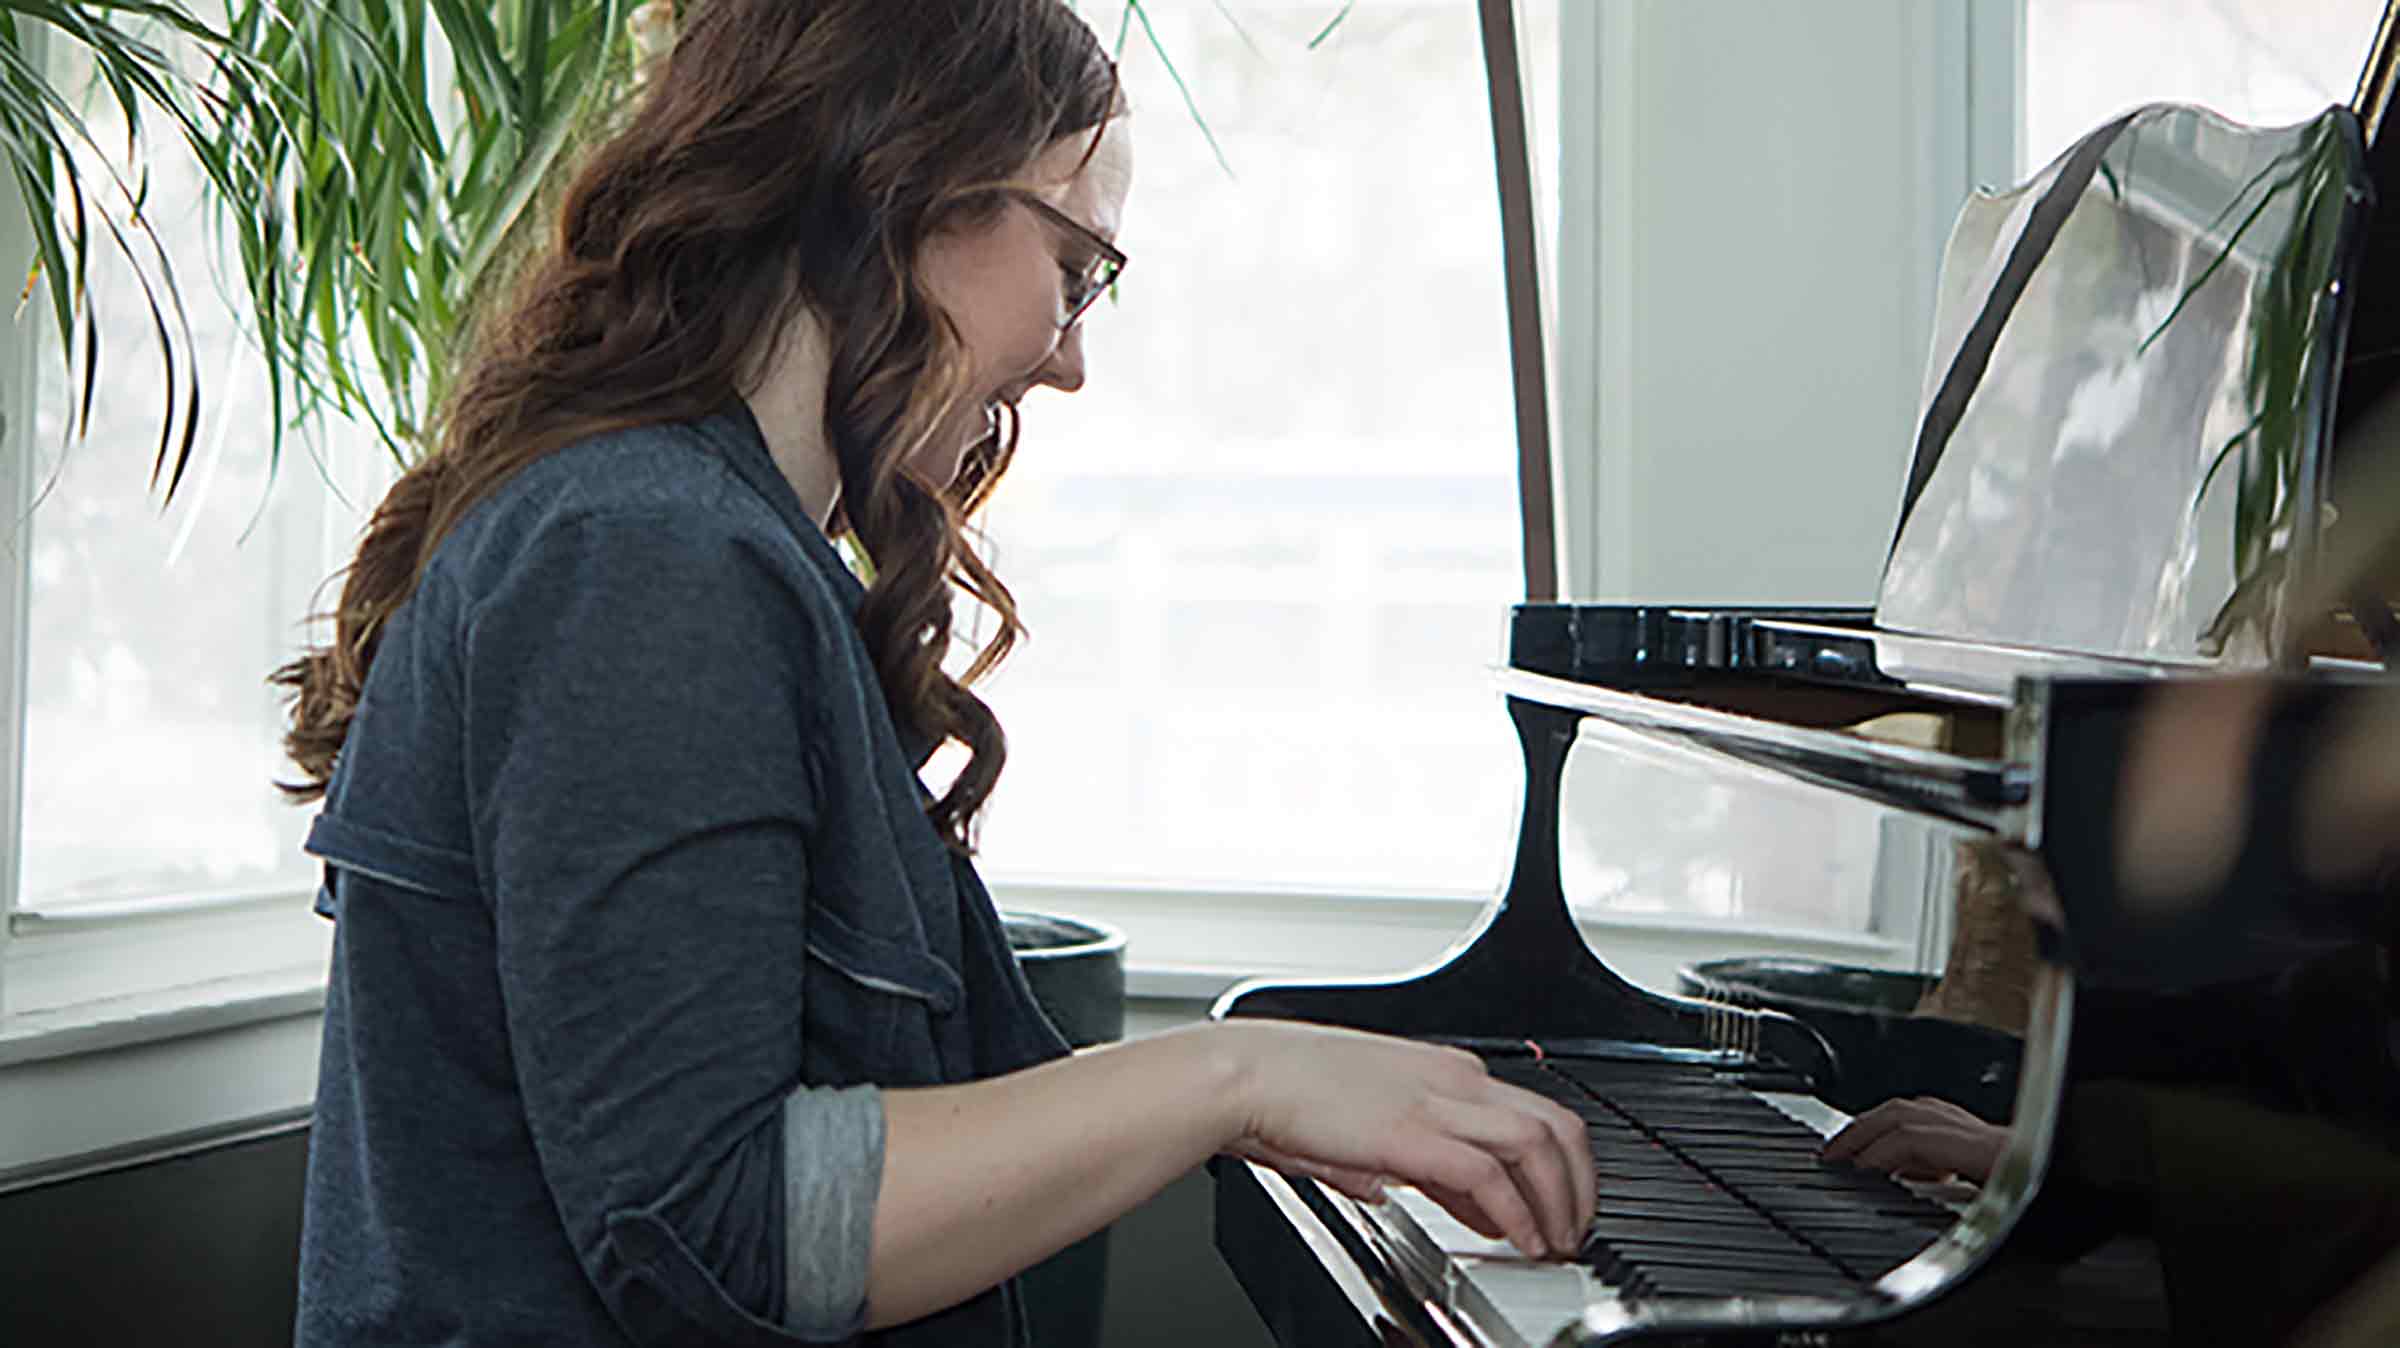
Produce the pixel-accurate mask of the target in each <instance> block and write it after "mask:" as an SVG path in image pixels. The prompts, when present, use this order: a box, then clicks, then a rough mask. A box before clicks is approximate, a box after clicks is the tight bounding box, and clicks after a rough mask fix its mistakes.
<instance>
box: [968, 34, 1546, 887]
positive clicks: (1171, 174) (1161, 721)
mask: <svg viewBox="0 0 2400 1348" xmlns="http://www.w3.org/2000/svg"><path fill="white" fill-rule="evenodd" d="M1119 8H1120V7H1119V6H1118V5H1116V4H1115V3H1114V2H1113V0H1110V2H1109V3H1092V2H1091V0H1087V3H1086V4H1085V5H1084V9H1085V11H1086V12H1087V13H1093V14H1100V15H1107V16H1111V17H1110V18H1109V20H1108V22H1107V23H1104V25H1103V27H1104V30H1105V29H1106V28H1109V27H1113V24H1114V19H1113V16H1114V15H1115V14H1116V13H1117V11H1118V9H1119ZM1522 8H1523V9H1524V11H1525V19H1524V23H1525V27H1526V29H1527V41H1528V46H1529V49H1530V50H1531V52H1532V57H1531V60H1530V61H1529V63H1528V65H1529V69H1530V70H1531V71H1532V72H1534V76H1535V80H1536V85H1535V94H1536V98H1537V100H1543V99H1547V98H1551V97H1554V95H1555V71H1556V55H1555V53H1556V23H1555V18H1556V6H1555V5H1552V4H1533V5H1526V6H1523V7H1522ZM1343 9H1344V7H1343V6H1341V5H1339V4H1333V3H1325V0H1267V2H1264V3H1262V2H1259V0H1248V2H1237V0H1228V2H1227V3H1225V4H1222V5H1216V4H1179V5H1151V6H1148V7H1147V10H1148V12H1149V16H1150V21H1151V22H1152V23H1153V24H1155V25H1156V32H1157V39H1158V44H1159V46H1160V47H1163V48H1164V49H1165V51H1166V53H1167V55H1168V56H1169V57H1170V58H1172V61H1173V73H1170V71H1169V69H1168V67H1167V64H1166V63H1165V62H1163V61H1162V60H1161V59H1160V58H1159V55H1158V53H1157V51H1155V50H1153V49H1152V48H1151V46H1150V43H1149V40H1148V35H1147V34H1146V33H1145V32H1144V31H1143V28H1142V25H1141V23H1140V22H1139V21H1138V20H1137V22H1136V23H1135V26H1134V29H1133V31H1132V33H1131V34H1130V36H1129V39H1128V41H1127V43H1126V47H1125V52H1126V57H1125V80H1126V84H1127V86H1128V89H1129V91H1130V97H1131V99H1132V102H1133V107H1134V118H1135V122H1134V125H1135V126H1136V127H1137V128H1138V141H1137V144H1138V147H1139V148H1138V151H1137V159H1138V163H1137V166H1136V169H1135V186H1134V193H1133V198H1132V204H1131V206H1130V208H1129V210H1128V212H1127V223H1126V234H1125V243H1126V250H1127V251H1128V252H1129V253H1131V254H1132V255H1133V259H1134V260H1133V265H1132V266H1131V267H1130V268H1129V269H1128V270H1127V271H1126V274H1125V282H1124V285H1123V288H1122V289H1123V299H1122V302H1121V303H1119V304H1114V305H1111V304H1108V303H1105V302H1104V303H1102V304H1101V305H1099V306H1098V307H1097V308H1096V309H1095V310H1094V312H1093V314H1092V315H1091V317H1090V318H1089V319H1087V320H1086V323H1087V337H1088V349H1089V351H1090V364H1091V383H1090V385H1089V387H1087V388H1086V389H1084V390H1083V391H1082V392H1080V393H1078V394H1076V395H1075V396H1073V397H1071V398H1066V397H1059V396H1057V395H1055V394H1041V393H1037V394H1036V395H1035V396H1034V398H1033V399H1031V400H1030V401H1029V402H1028V403H1027V406H1026V413H1027V415H1026V430H1025V437H1024V445H1023V451H1022V453H1021V454H1020V456H1019V458H1018V461H1017V465H1016V466H1015V467H1014V468H1013V469H1011V471H1010V477H1009V481H1008V483H1007V485H1006V486H1005V487H1004V488H1003V489H1002V490H1001V492H1000V494H999V497H998V499H997V500H996V501H995V503H994V505H993V508H992V511H991V515H990V519H989V529H990V534H991V538H992V545H993V547H992V551H993V557H994V561H995V563H996V565H997V567H998V569H999V571H1000V574H1001V576H1002V578H1003V579H1005V580H1006V581H1007V582H1008V583H1009V585H1010V586H1011V587H1012V588H1013V589H1014V590H1015V592H1016V596H1017V600H1018V604H1019V607H1020V608H1021V610H1022V611H1023V613H1024V616H1025V619H1026V622H1027V624H1028V625H1029V626H1030V628H1031V630H1032V634H1033V636H1032V640H1031V642H1030V643H1028V644H1027V645H1026V646H1024V647H1021V648H1020V650H1019V652H1018V654H1017V655H1016V656H1014V657H1012V659H1011V662H1010V663H1009V664H1008V665H1007V666H1005V667H1004V668H1003V671H1002V673H1001V674H999V675H998V676H996V677H995V679H994V680H993V682H992V683H991V684H990V685H989V697H990V699H991V701H992V702H993V704H994V706H995V708H996V709H997V710H998V712H999V714H1000V717H1001V720H1002V722H1003V724H1004V725H1005V726H1006V727H1007V729H1008V733H1009V751H1010V756H1009V768H1008V773H1007V776H1006V777H1005V778H1004V779H1003V781H1002V785H1001V788H1000V790H999V792H998V793H997V794H996V795H995V796H994V797H993V805H992V811H991V822H990V825H989V828H988V830H987V832H986V835H985V842H986V849H987V858H988V869H989V870H990V872H991V873H992V874H993V875H994V876H995V878H997V879H1001V880H1006V879H1010V878H1032V877H1041V878H1045V879H1065V880H1071V881H1077V882H1083V883H1102V884H1108V883H1127V882H1133V883H1144V882H1149V883H1165V884H1182V885H1194V886H1209V885H1231V886H1237V887H1249V886H1257V887H1269V888H1286V887H1288V888H1303V889H1315V890H1321V891H1331V892H1335V893H1357V892H1362V891H1373V890H1377V889H1400V890H1407V891H1411V892H1417V893H1439V892H1445V891H1449V892H1482V891H1488V889H1489V887H1490V886H1491V885H1492V884H1493V883H1494V882H1495V881H1496V880H1497V879H1498V878H1499V874H1500V863H1501V859H1502V858H1501V854H1502V851H1503V849H1504V848H1505V847H1506V845H1507V843H1508V839H1509V836H1510V834H1511V832H1512V829H1513V822H1514V821H1513V817H1512V808H1513V802H1514V796H1515V791H1516V781H1517V778H1518V776H1519V775H1520V769H1519V768H1518V766H1517V757H1516V750H1515V741H1514V738H1513V735H1512V734H1511V732H1510V730H1509V728H1508V722H1507V719H1506V717H1505V716H1503V715H1502V713H1501V710H1500V705H1499V702H1498V699H1497V698H1496V697H1494V696H1493V694H1492V692H1491V689H1490V684H1489V679H1488V675H1487V669H1488V667H1489V666H1490V665H1491V664H1492V663H1493V662H1494V661H1495V660H1497V659H1498V658H1499V655H1500V640H1501V633H1502V628H1503V625H1504V623H1505V620H1506V615H1507V610H1508V605H1509V604H1510V602H1511V601H1513V600H1515V599H1517V598H1520V597H1522V595H1523V592H1524V590H1523V580H1522V577H1521V574H1520V570H1519V564H1518V557H1517V547H1518V524H1517V488H1516V478H1515V453H1516V449H1515V446H1516V437H1515V430H1514V423H1513V412H1512V410H1511V405H1510V402H1509V359H1508V339H1507V326H1506V321H1507V314H1506V308H1505V300H1504V296H1503V293H1502V289H1501V265H1500V226H1499V212H1498V209H1497V206H1496V204H1495V200H1496V199H1495V187H1494V177H1493V170H1492V149H1491V129H1490V127H1491V123H1490V121H1489V117H1488V114H1487V112H1486V103H1485V99H1486V94H1485V89H1484V76H1483V63H1482V56H1481V48H1480V46H1479V41H1478V37H1477V33H1476V26H1475V24H1476V15H1475V6H1474V5H1472V4H1469V3H1465V2H1464V0H1373V2H1372V3H1362V4H1359V5H1357V6H1356V7H1354V8H1350V9H1349V10H1348V13H1347V17H1346V18H1344V19H1342V21H1341V22H1340V24H1339V25H1338V26H1336V27H1334V28H1333V29H1332V31H1330V32H1325V31H1324V30H1325V29H1326V28H1327V25H1328V21H1329V20H1330V19H1332V18H1333V17H1334V16H1335V15H1336V14H1339V13H1341V12H1342V11H1343ZM1320 33H1322V34H1323V40H1322V41H1320V42H1317V43H1316V45H1315V46H1314V47H1313V49H1312V48H1311V46H1310V43H1311V40H1312V39H1314V38H1316V37H1318V36H1319V34H1320ZM1103 36H1104V37H1107V36H1113V33H1109V32H1106V31H1104V33H1103ZM1178 74H1179V75H1180V76H1181V78H1182V83H1183V85H1184V86H1185V87H1188V88H1189V89H1190V91H1191V96H1192V99H1193V101H1194V103H1195V104H1196V105H1197V108H1198V115H1199V118H1200V119H1201V121H1198V122H1196V121H1195V119H1194V116H1193V114H1192V113H1191V112H1188V111H1187V110H1186V108H1185V105H1184V101H1183V95H1182V93H1181V91H1180V90H1179V88H1178V86H1177V83H1176V80H1175V75H1178ZM1536 116H1537V118H1538V119H1539V120H1540V123H1541V125H1542V126H1544V127H1550V126H1554V125H1555V118H1554V116H1553V115H1552V113H1551V112H1550V111H1549V110H1548V108H1547V107H1541V108H1537V112H1536ZM1202 124H1205V126H1206V128H1207V131H1208V132H1209V133H1212V134H1213V135H1214V137H1215V149H1213V150H1212V147H1211V145H1210V143H1209V140H1208V139H1207V137H1206V136H1204V135H1203V133H1202V130H1201V125H1202ZM1217 150H1221V151H1222V158H1221V160H1220V157H1219V155H1218V154H1217V153H1216V151H1217Z"/></svg>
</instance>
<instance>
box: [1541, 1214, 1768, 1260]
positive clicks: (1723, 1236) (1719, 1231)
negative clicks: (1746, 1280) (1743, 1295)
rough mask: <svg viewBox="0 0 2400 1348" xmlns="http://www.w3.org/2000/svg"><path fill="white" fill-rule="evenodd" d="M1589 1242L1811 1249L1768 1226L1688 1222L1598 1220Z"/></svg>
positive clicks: (1762, 1250) (1760, 1250)
mask: <svg viewBox="0 0 2400 1348" xmlns="http://www.w3.org/2000/svg"><path fill="white" fill-rule="evenodd" d="M1586 1235H1587V1237H1588V1238H1589V1239H1593V1240H1598V1241H1604V1242H1607V1243H1610V1244H1612V1245H1618V1246H1622V1245H1626V1244H1641V1245H1685V1246H1692V1247H1695V1248H1700V1249H1720V1250H1750V1251H1754V1252H1756V1253H1760V1254H1786V1253H1790V1252H1792V1251H1796V1250H1799V1251H1804V1250H1806V1249H1807V1248H1808V1247H1807V1246H1805V1245H1802V1244H1801V1243H1800V1242H1799V1241H1797V1240H1794V1239H1793V1238H1792V1237H1791V1236H1790V1235H1788V1234H1786V1233H1784V1232H1782V1231H1778V1230H1776V1229H1775V1228H1774V1227H1771V1226H1767V1225H1765V1224H1764V1223H1761V1224H1760V1225H1758V1226H1756V1227H1748V1228H1745V1227H1736V1226H1708V1225H1703V1224H1700V1223H1687V1222H1643V1221H1630V1220H1627V1219H1624V1218H1619V1217H1608V1218H1595V1219H1594V1220H1593V1222H1592V1226H1591V1229H1590V1231H1589V1232H1587V1233H1586Z"/></svg>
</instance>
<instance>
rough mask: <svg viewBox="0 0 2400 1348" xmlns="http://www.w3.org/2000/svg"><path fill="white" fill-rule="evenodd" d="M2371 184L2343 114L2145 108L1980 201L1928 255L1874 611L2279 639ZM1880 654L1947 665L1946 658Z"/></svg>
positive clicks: (2118, 633)
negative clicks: (1889, 542)
mask: <svg viewBox="0 0 2400 1348" xmlns="http://www.w3.org/2000/svg"><path fill="white" fill-rule="evenodd" d="M2373 199H2374V189H2373V185H2372V182H2371V180H2370V178H2369V176H2368V173H2367V167H2366V159H2365V151H2364V148H2363V145H2362V142H2361V138H2360V135H2359V131H2358V123H2357V118H2356V117H2355V115H2354V114H2353V113H2352V112H2351V111H2349V110H2348V109H2338V108H2337V109H2329V110H2327V111H2326V112H2325V113H2324V114H2323V115H2321V116H2319V117H2318V118H2316V119H2315V120H2313V121H2309V122H2305V123H2301V124H2299V125H2296V126H2290V127H2283V128H2252V127H2245V126H2240V125H2236V124H2234V123H2231V122H2228V121H2225V120H2223V119H2221V118H2219V117H2217V116H2215V115H2214V114H2212V113H2209V112H2206V111H2203V110H2201V109H2198V108H2191V107H2182V106H2173V105H2160V106H2153V107H2148V108H2143V109H2140V110H2138V111H2136V112H2133V113H2130V114H2128V115H2127V116H2126V117H2124V118H2122V119H2120V120H2118V121H2116V122H2113V123H2111V124H2109V125H2108V126H2105V127H2102V128H2101V129H2099V130H2098V131H2095V132H2093V133H2092V134H2091V135H2090V136H2087V137H2086V138H2085V139H2084V140H2083V141H2081V142H2079V143H2078V144H2077V145H2076V146H2075V147H2074V148H2072V149H2070V150H2069V151H2068V152H2067V153H2066V154H2064V155H2062V156H2061V157H2060V158H2059V159H2058V160H2057V161H2055V162H2053V163H2052V164H2051V165H2049V167H2047V168H2046V169H2044V170H2043V171H2042V172H2041V173H2040V174H2039V175H2037V176H2036V177H2035V178H2034V179H2033V180H2032V181H2031V182H2029V183H2027V184H2025V185H2023V186H2021V187H2019V188H2017V189H2016V190H2014V191H2010V192H2007V193H2003V194H1999V195H1980V194H1979V195H1978V196H1977V197H1975V198H1974V199H1972V200H1971V201H1969V202H1968V204H1967V205H1966V207H1965V208H1964V209H1963V210H1962V212H1961V213H1960V216H1959V220H1958V224H1957V226H1956V228H1955V230H1954V231H1953V233H1952V236H1951V240H1950V245H1949V248H1948V250H1947V252H1946V254H1945V256H1944V258H1943V264H1942V271H1941V279H1940V282H1939V286H1938V291H1937V298H1936V309H1935V317H1934V341H1933V346H1932V350H1931V354H1930V358H1929V361H1928V366H1927V372H1926V380H1925V401H1924V413H1923V421H1922V428H1921V431H1920V435H1919V439H1918V444H1917V453H1916V461H1915V464H1914V465H1913V467H1912V471H1911V474H1910V477H1909V481H1908V484H1907V490H1906V492H1905V494H1904V498H1903V515H1902V523H1901V526H1900V529H1899V532H1898V537H1897V540H1896V542H1895V544H1894V546H1893V550H1892V555H1891V558H1890V561H1889V563H1888V565H1887V567H1886V569H1885V573H1884V579H1883V587H1882V592H1881V595H1880V597H1879V601H1878V604H1877V608H1876V622H1877V625H1878V626H1879V627H1881V628H1884V629H1886V630H1890V631H1896V632H1901V633H1908V634H1914V635H1919V636H1927V637H1936V638H1943V639H1946V640H1953V641H1960V642H1969V643H1976V644H1977V645H1980V646H1984V647H1990V646H2000V647H2016V648H2032V649H2038V650H2043V651H2049V652H2059V653H2068V654H2079V655H2084V656H2091V657H2097V658H2100V659H2104V660H2125V661H2138V662H2145V663H2156V664H2161V665H2166V666H2185V667H2190V666H2200V667H2210V668H2249V667H2257V666H2263V665H2267V664H2271V663H2274V662H2275V653H2276V652H2279V651H2282V650H2285V649H2288V640H2287V639H2288V636H2289V632H2288V629H2289V627H2290V626H2291V625H2292V624H2293V623H2294V622H2296V621H2298V620H2299V618H2298V615H2297V614H2295V613H2287V611H2286V608H2287V605H2286V596H2287V594H2288V593H2289V592H2290V591H2291V590H2292V589H2294V588H2295V586H2296V584H2297V583H2298V582H2300V581H2302V580H2303V578H2304V577H2305V576H2306V575H2307V571H2308V567H2309V565H2310V562H2311V559H2312V557H2313V555H2314V551H2315V546H2316V541H2317V532H2318V523H2317V522H2318V521H2319V519H2320V518H2321V516H2322V513H2323V512H2322V504H2323V502H2324V500H2325V474H2326V463H2327V457H2328V456H2327V453H2326V449H2325V440H2326V427H2327V423H2328V420H2329V416H2330V409H2331V401H2332V396H2331V394H2332V376H2333V374H2334V372H2335V371H2336V370H2338V369H2339V367H2340V364H2341V359H2342V352H2343V340H2344V334H2345V331H2346V327H2347V323H2348V318H2349V312H2348V310H2349V303H2350V294H2351V291H2352V289H2354V287H2352V286H2350V285H2349V284H2347V282H2348V280H2349V278H2350V277H2351V276H2352V275H2353V274H2354V272H2355V269H2356V265H2357V259H2358V256H2359V252H2360V247H2361V242H2362V239H2363V237H2364V233H2363V231H2364V222H2365V218H2366V216H2367V214H2368V212H2369V210H2370V209H2371V207H2372V205H2373ZM1919 649H1921V650H1923V651H1926V652H1927V653H1928V654H1929V657H1930V658H1931V659H1932V660H1933V661H1934V664H1935V666H1936V667H1935V668H1911V667H1907V664H1906V657H1904V658H1903V667H1902V668H1897V669H1889V668H1887V670H1886V673H1888V674H1892V675H1894V676H1895V677H1899V678H1902V679H1905V680H1911V681H1915V680H1919V679H1922V680H1924V681H1927V682H1931V683H1936V684H1948V685H1951V686H1961V685H1970V686H1971V685H1973V684H1975V683H1976V682H1977V681H1976V680H1975V679H1973V678H1962V677H1959V676H1958V674H1957V672H1956V671H1947V670H1944V669H1941V668H1939V667H1938V666H1939V665H1940V663H1941V659H1940V651H1941V646H1940V643H1938V642H1936V643H1929V644H1926V645H1924V646H1921V647H1920V648H1919Z"/></svg>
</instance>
